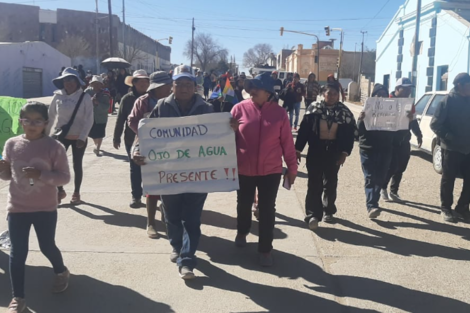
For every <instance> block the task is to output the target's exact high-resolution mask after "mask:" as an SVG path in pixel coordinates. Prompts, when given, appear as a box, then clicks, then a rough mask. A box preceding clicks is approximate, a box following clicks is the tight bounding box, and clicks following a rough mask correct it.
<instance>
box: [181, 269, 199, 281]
mask: <svg viewBox="0 0 470 313" xmlns="http://www.w3.org/2000/svg"><path fill="white" fill-rule="evenodd" d="M179 273H180V277H181V278H183V279H184V280H189V279H194V278H196V275H194V272H193V270H192V269H190V268H189V267H187V266H180V268H179Z"/></svg>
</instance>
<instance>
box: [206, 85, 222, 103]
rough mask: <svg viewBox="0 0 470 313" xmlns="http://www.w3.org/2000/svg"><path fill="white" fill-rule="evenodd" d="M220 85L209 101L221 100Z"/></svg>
mask: <svg viewBox="0 0 470 313" xmlns="http://www.w3.org/2000/svg"><path fill="white" fill-rule="evenodd" d="M220 89H221V88H220V85H217V87H215V89H214V90H213V91H212V95H211V97H210V98H209V99H211V100H212V99H219V98H220V97H221V96H222V93H221V90H220Z"/></svg>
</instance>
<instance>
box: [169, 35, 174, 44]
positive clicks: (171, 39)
mask: <svg viewBox="0 0 470 313" xmlns="http://www.w3.org/2000/svg"><path fill="white" fill-rule="evenodd" d="M172 42H173V37H171V36H170V37H169V38H168V43H169V44H170V45H171V43H172Z"/></svg>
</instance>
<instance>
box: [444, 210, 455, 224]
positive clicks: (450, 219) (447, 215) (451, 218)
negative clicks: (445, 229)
mask: <svg viewBox="0 0 470 313" xmlns="http://www.w3.org/2000/svg"><path fill="white" fill-rule="evenodd" d="M441 216H442V218H443V219H444V221H446V222H450V223H454V222H455V217H454V215H453V214H452V211H451V210H442V211H441Z"/></svg>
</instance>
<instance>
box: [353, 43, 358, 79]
mask: <svg viewBox="0 0 470 313" xmlns="http://www.w3.org/2000/svg"><path fill="white" fill-rule="evenodd" d="M356 53H357V42H356V43H354V58H353V66H352V67H353V70H354V68H355V67H356ZM352 78H354V72H353V77H352Z"/></svg>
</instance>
